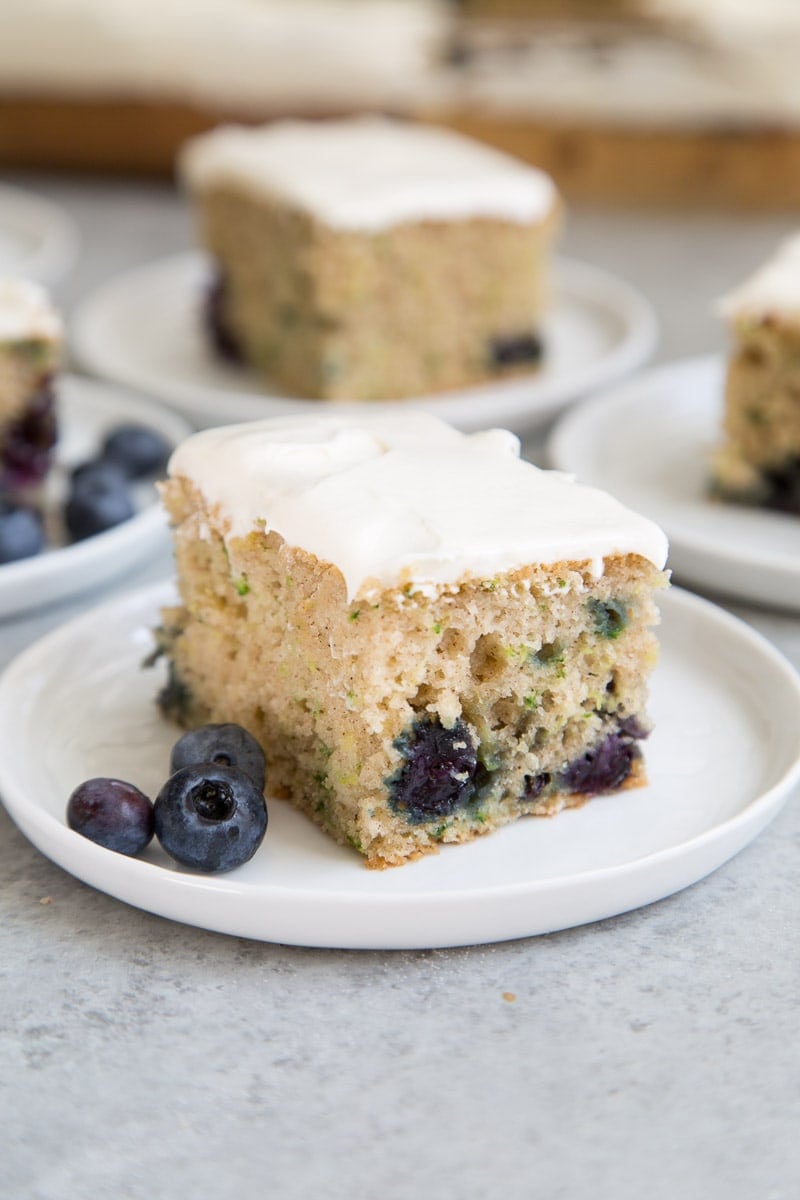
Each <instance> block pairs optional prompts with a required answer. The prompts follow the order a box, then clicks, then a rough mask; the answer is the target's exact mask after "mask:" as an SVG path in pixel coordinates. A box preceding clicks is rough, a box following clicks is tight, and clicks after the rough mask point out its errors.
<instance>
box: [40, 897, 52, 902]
mask: <svg viewBox="0 0 800 1200" xmlns="http://www.w3.org/2000/svg"><path fill="white" fill-rule="evenodd" d="M39 903H40V904H52V903H53V897H52V896H42V898H41V900H40V901H39Z"/></svg>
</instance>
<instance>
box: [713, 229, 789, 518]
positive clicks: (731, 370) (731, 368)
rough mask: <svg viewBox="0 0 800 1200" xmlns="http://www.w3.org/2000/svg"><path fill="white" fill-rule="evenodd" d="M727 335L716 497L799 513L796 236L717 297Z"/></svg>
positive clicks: (716, 473) (715, 458)
mask: <svg viewBox="0 0 800 1200" xmlns="http://www.w3.org/2000/svg"><path fill="white" fill-rule="evenodd" d="M721 311H722V313H723V315H724V316H725V317H726V318H727V320H728V323H729V326H730V329H731V333H732V336H733V341H734V345H733V351H732V354H731V357H730V361H729V363H728V370H727V376H726V383H725V413H724V435H725V437H724V442H723V444H722V445H721V446H720V448H719V450H718V451H717V453H716V454H715V457H714V463H713V473H714V487H715V490H716V491H717V492H718V493H719V495H720V496H722V497H724V498H726V499H731V500H740V501H742V502H744V503H747V504H755V505H761V506H764V507H766V508H776V509H780V510H783V511H785V512H792V513H796V514H799V515H800V235H798V236H795V237H793V238H791V239H789V240H788V241H787V242H785V243H784V244H783V245H782V246H781V247H779V249H778V251H777V253H776V254H775V256H774V258H773V259H771V260H770V262H768V263H767V264H766V265H765V266H764V267H762V268H761V270H759V271H758V272H756V274H755V275H753V276H752V278H750V279H749V280H747V282H745V283H744V284H743V285H742V286H741V287H740V288H738V289H737V290H736V291H734V292H732V293H731V294H730V295H729V296H727V297H726V298H725V299H724V300H723V301H722V303H721Z"/></svg>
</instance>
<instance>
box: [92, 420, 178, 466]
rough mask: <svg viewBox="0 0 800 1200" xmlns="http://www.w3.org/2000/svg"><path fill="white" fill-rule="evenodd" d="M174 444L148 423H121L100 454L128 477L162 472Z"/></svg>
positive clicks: (112, 431) (111, 433)
mask: <svg viewBox="0 0 800 1200" xmlns="http://www.w3.org/2000/svg"><path fill="white" fill-rule="evenodd" d="M171 450H172V447H171V446H170V444H169V442H168V441H167V440H166V438H165V437H164V436H163V435H162V434H160V433H158V432H157V431H156V430H155V429H150V428H149V427H148V426H147V425H118V426H117V427H116V429H112V430H111V432H110V433H109V434H108V436H107V437H106V439H105V441H104V442H103V444H102V446H101V448H100V457H101V458H104V459H105V460H106V462H113V463H115V464H116V465H117V466H118V467H119V468H120V469H121V470H122V471H124V472H125V474H126V475H127V476H128V478H129V479H139V478H141V476H142V475H150V474H152V473H153V472H154V471H160V470H162V468H163V467H164V466H165V464H166V461H167V459H168V458H169V456H170V452H171Z"/></svg>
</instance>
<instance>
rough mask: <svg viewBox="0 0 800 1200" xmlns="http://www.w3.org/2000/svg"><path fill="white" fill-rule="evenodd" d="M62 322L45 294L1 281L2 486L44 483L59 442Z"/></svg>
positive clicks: (16, 281) (33, 287)
mask: <svg viewBox="0 0 800 1200" xmlns="http://www.w3.org/2000/svg"><path fill="white" fill-rule="evenodd" d="M61 341H62V326H61V320H60V317H59V316H58V314H57V312H56V311H55V309H54V308H53V306H52V304H51V303H50V301H49V299H48V297H47V294H46V293H45V292H44V290H43V289H42V288H41V287H39V286H38V284H35V283H31V282H29V281H28V280H24V279H0V487H2V489H3V490H12V489H16V488H21V487H27V486H30V485H34V484H38V483H40V482H41V481H42V480H43V479H44V477H45V475H46V474H47V471H48V469H49V467H50V465H51V462H52V455H53V448H54V446H55V441H56V414H55V391H54V387H53V380H54V376H55V372H56V370H57V367H58V361H59V357H60V353H61Z"/></svg>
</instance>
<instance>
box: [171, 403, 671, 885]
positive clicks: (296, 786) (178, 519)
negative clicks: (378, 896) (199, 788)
mask: <svg viewBox="0 0 800 1200" xmlns="http://www.w3.org/2000/svg"><path fill="white" fill-rule="evenodd" d="M169 475H170V478H169V480H168V482H167V483H166V484H165V486H164V489H163V496H164V501H165V503H166V507H167V509H168V511H169V515H170V518H171V521H172V524H173V526H174V533H175V548H176V556H177V569H178V581H179V586H180V593H181V598H182V604H181V605H180V606H179V607H176V608H174V609H169V610H167V611H165V612H164V614H163V625H162V628H161V631H160V641H161V646H162V649H163V650H164V652H165V653H166V654H167V656H168V658H169V663H170V675H169V682H168V684H167V686H166V688H165V689H164V692H163V694H162V697H161V703H162V707H163V709H164V711H165V712H166V713H167V714H168V715H170V716H171V717H173V718H177V720H178V721H180V722H181V723H182V724H184V725H186V726H193V725H199V724H203V723H205V722H227V721H233V722H237V723H239V724H241V725H243V726H244V727H245V728H246V729H248V730H249V731H250V732H251V733H252V734H254V735H255V737H256V738H258V739H259V741H260V742H261V744H262V746H263V748H264V751H265V753H266V756H267V764H268V768H267V782H268V789H269V791H270V794H274V795H280V796H284V797H288V798H289V799H290V800H291V801H292V802H293V803H294V804H295V805H296V806H297V807H298V808H300V809H302V810H303V811H304V812H306V813H307V814H308V815H309V816H310V817H311V818H312V820H314V821H316V822H317V823H318V824H319V825H321V826H322V827H323V828H324V829H326V830H327V831H328V832H329V833H330V834H331V835H332V836H333V837H334V838H336V839H337V840H338V841H340V842H347V843H349V844H351V845H352V846H354V847H355V848H356V849H357V850H359V851H360V852H361V853H362V854H363V855H364V856H365V858H366V862H367V865H368V866H370V867H383V866H387V865H395V864H399V863H403V862H405V861H406V860H408V859H412V858H415V857H417V856H419V855H421V854H427V853H431V852H433V851H435V850H436V849H437V847H438V846H439V845H440V843H442V842H461V841H465V840H468V839H471V838H475V837H477V836H478V835H481V834H485V833H488V832H489V831H490V830H493V829H496V828H497V827H498V826H501V825H504V824H506V823H508V822H510V821H515V820H516V819H517V818H519V817H522V816H525V815H529V814H534V815H549V814H553V813H556V812H558V811H559V810H560V809H562V808H564V807H565V806H570V805H575V804H581V803H583V801H584V800H586V799H587V797H589V796H592V795H595V794H597V793H601V792H607V791H614V790H616V789H618V788H621V787H625V786H628V785H630V784H632V783H639V782H641V781H642V780H643V760H642V756H641V752H640V745H639V743H640V741H641V739H642V738H644V737H646V735H647V732H648V730H649V728H650V726H649V721H648V717H647V714H646V693H647V680H648V676H649V674H650V671H651V668H652V667H653V665H654V663H655V660H656V653H657V646H656V641H655V637H654V634H653V631H652V627H653V626H654V625H655V623H656V621H657V610H656V606H655V603H654V592H655V589H657V588H659V587H660V586H661V585H662V584H663V583H664V582H665V576H664V574H663V572H662V568H663V566H664V560H665V557H666V541H665V538H664V535H663V534H662V533H661V531H660V530H659V529H658V528H657V527H656V526H654V525H653V524H652V523H651V522H649V521H647V520H645V519H644V518H642V517H639V516H636V515H635V514H633V513H631V512H629V511H628V510H626V509H625V508H623V507H622V505H620V504H619V503H617V501H615V500H613V499H612V498H611V497H609V496H607V495H605V494H604V493H602V492H599V491H596V490H594V489H591V488H585V487H581V486H579V485H578V484H576V483H574V482H573V481H572V480H571V479H570V478H569V477H567V476H564V475H561V474H559V473H557V472H549V471H541V470H539V469H537V468H536V467H534V466H532V465H530V464H529V463H526V462H524V461H522V460H521V459H520V458H519V443H518V441H517V439H516V438H515V437H514V436H513V434H510V433H507V432H506V431H504V430H492V431H490V432H485V433H479V434H472V435H470V436H467V435H464V434H461V433H458V432H456V430H454V429H452V428H450V427H449V426H448V425H445V424H444V423H443V422H441V421H438V420H437V419H436V418H434V417H430V416H427V415H424V414H421V413H420V414H416V413H413V414H412V413H409V414H406V416H405V417H403V418H396V417H377V416H373V417H365V418H364V419H363V420H359V421H358V422H352V423H351V422H348V421H346V420H344V419H340V418H335V417H332V416H321V417H319V418H282V419H277V420H271V421H262V422H256V423H253V424H248V425H238V426H228V427H227V428H224V429H216V430H207V431H205V432H202V433H199V434H196V435H194V436H193V437H191V438H190V439H189V440H188V441H186V442H185V443H184V444H183V445H182V446H180V447H179V448H178V450H177V451H176V452H175V453H174V455H173V457H172V460H171V463H170V468H169Z"/></svg>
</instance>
